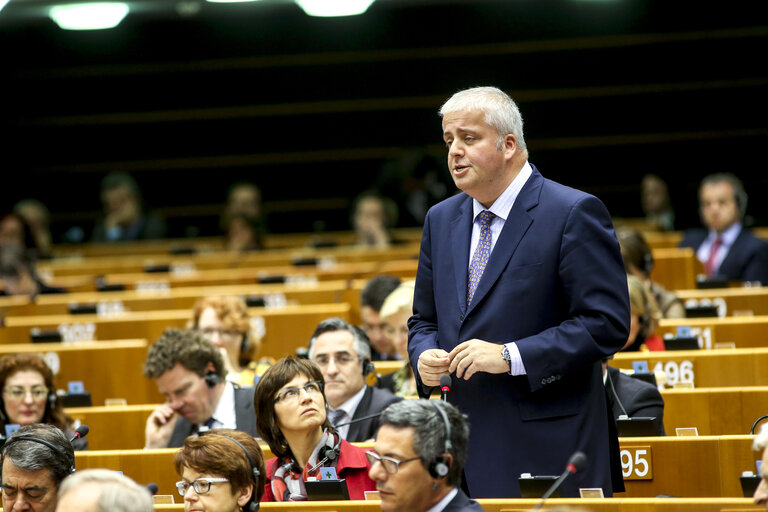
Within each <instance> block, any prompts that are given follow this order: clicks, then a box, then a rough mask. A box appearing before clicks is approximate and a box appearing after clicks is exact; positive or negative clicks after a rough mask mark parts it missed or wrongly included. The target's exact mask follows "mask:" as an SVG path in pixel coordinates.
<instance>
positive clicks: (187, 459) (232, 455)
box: [173, 429, 267, 501]
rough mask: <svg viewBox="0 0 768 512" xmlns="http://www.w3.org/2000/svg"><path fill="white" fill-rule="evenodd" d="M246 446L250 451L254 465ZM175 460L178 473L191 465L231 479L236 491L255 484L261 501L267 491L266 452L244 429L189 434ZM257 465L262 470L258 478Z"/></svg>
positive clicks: (254, 490)
mask: <svg viewBox="0 0 768 512" xmlns="http://www.w3.org/2000/svg"><path fill="white" fill-rule="evenodd" d="M233 439H234V440H235V441H237V442H235V441H233ZM237 443H240V445H242V448H241V447H240V446H238V444H237ZM243 448H245V449H246V450H247V451H248V455H250V457H251V460H252V461H253V464H254V465H255V467H254V466H252V465H251V461H250V460H248V456H247V455H246V454H245V452H244V451H243ZM173 463H174V466H175V468H176V472H177V473H178V474H179V476H181V474H182V473H183V472H184V468H185V467H188V468H190V469H193V470H195V471H197V472H198V473H203V474H209V475H211V476H214V475H216V476H222V477H224V478H226V479H228V480H229V483H230V485H231V486H232V492H233V493H234V492H236V491H237V490H238V489H242V488H243V487H246V486H248V485H251V484H252V485H253V493H254V495H255V496H256V498H257V501H261V497H262V496H263V494H264V486H265V484H266V482H267V471H266V467H265V465H264V454H263V453H262V451H261V448H260V447H259V443H258V442H257V441H256V440H255V439H254V438H253V437H252V436H250V435H248V434H246V433H245V432H241V431H239V430H227V429H215V430H211V431H209V432H206V433H205V434H203V435H200V436H197V437H195V436H190V437H188V438H186V439H185V440H184V446H182V447H181V450H179V452H178V453H176V457H175V459H174V461H173ZM254 469H257V470H258V471H259V474H258V476H257V477H256V480H255V481H254V471H253V470H254Z"/></svg>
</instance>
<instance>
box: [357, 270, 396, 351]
mask: <svg viewBox="0 0 768 512" xmlns="http://www.w3.org/2000/svg"><path fill="white" fill-rule="evenodd" d="M398 286H400V278H399V277H395V276H389V275H386V274H384V275H380V276H376V277H374V278H373V279H371V280H370V281H368V282H367V283H366V285H365V287H364V288H363V291H362V292H361V293H360V317H361V318H362V320H363V330H364V331H365V334H367V335H368V339H369V340H370V342H371V348H372V350H371V360H372V361H388V360H391V359H398V358H399V357H400V356H398V355H397V350H396V349H395V346H394V344H393V343H392V340H391V339H390V338H389V336H387V335H386V333H385V332H384V321H383V320H382V319H381V317H380V316H379V311H380V310H381V305H382V304H384V299H386V298H387V296H389V294H390V293H392V292H393V291H395V288H397V287H398Z"/></svg>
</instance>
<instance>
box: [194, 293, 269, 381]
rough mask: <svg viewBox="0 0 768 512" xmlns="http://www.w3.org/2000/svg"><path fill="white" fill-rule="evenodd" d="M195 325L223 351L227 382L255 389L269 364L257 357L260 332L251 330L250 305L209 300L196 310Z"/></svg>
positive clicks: (233, 299) (199, 303)
mask: <svg viewBox="0 0 768 512" xmlns="http://www.w3.org/2000/svg"><path fill="white" fill-rule="evenodd" d="M192 326H193V327H194V328H195V329H196V330H197V331H198V332H200V334H202V335H203V336H204V337H205V338H206V339H207V340H208V341H210V342H211V343H213V345H214V346H215V347H216V348H218V349H219V350H220V351H221V355H222V356H223V357H224V367H225V368H226V373H227V380H230V381H232V382H234V383H235V384H237V385H240V386H253V385H254V380H255V378H256V377H257V375H261V374H262V373H264V370H265V369H266V368H265V366H267V365H268V362H267V361H263V362H260V363H257V362H256V361H254V357H255V356H256V354H258V352H259V348H260V347H261V339H260V338H259V337H258V333H256V332H255V330H254V329H252V328H251V321H250V315H249V314H248V306H246V304H245V302H244V301H243V300H242V299H240V298H238V297H205V298H202V299H200V300H198V301H197V303H195V306H194V308H193V309H192Z"/></svg>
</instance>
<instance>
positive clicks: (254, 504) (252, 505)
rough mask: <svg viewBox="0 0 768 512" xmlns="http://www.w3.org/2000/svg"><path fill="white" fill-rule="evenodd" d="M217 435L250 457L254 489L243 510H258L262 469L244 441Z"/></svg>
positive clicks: (246, 511) (246, 456) (247, 511)
mask: <svg viewBox="0 0 768 512" xmlns="http://www.w3.org/2000/svg"><path fill="white" fill-rule="evenodd" d="M211 373H212V372H211ZM214 375H215V374H214ZM207 376H208V375H206V377H207ZM206 433H207V432H204V433H203V434H202V435H204V434H206ZM216 435H218V436H219V437H225V438H227V439H229V440H230V441H232V442H233V443H235V444H236V445H237V446H239V447H240V449H241V450H243V453H244V454H245V458H246V459H248V463H249V464H250V465H251V478H253V491H251V499H249V500H248V503H246V504H245V505H244V506H243V510H244V511H245V512H258V510H259V502H258V501H256V489H258V488H259V476H261V471H259V468H258V467H257V466H256V463H255V462H253V457H251V454H250V453H249V452H248V450H246V449H245V446H243V443H241V442H240V441H238V440H237V439H235V438H234V437H229V436H225V435H224V434H216Z"/></svg>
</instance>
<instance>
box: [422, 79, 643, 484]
mask: <svg viewBox="0 0 768 512" xmlns="http://www.w3.org/2000/svg"><path fill="white" fill-rule="evenodd" d="M440 114H441V116H442V117H443V123H442V127H443V138H444V140H445V144H446V146H447V148H448V168H449V170H450V172H451V175H452V177H453V180H454V182H455V183H456V185H457V186H458V188H460V189H461V190H462V191H463V192H464V193H462V194H458V195H456V196H454V197H452V198H450V199H447V200H445V201H443V202H442V203H440V204H438V205H436V206H435V207H433V208H432V209H431V210H430V212H429V214H428V215H427V218H426V221H425V225H424V233H423V237H422V242H421V254H420V257H419V267H418V274H417V277H416V290H415V294H414V305H413V311H414V315H413V317H411V319H410V321H409V323H408V325H409V328H410V335H409V346H408V350H409V355H410V359H411V364H412V366H413V368H414V369H416V374H417V378H418V382H420V384H422V385H423V387H422V389H420V392H421V393H423V394H424V395H426V391H427V390H426V389H425V387H430V386H436V385H438V384H439V382H440V377H441V376H442V375H445V374H451V375H453V377H452V378H453V387H452V389H451V391H450V393H449V395H448V396H449V400H450V401H451V402H453V403H454V404H455V405H457V406H458V407H459V409H460V410H461V411H462V412H463V413H465V414H467V415H468V418H469V423H470V425H471V433H470V440H469V457H468V459H467V464H466V466H465V470H464V474H465V477H466V485H467V488H468V490H469V493H470V495H471V496H472V497H473V498H501V497H519V496H520V491H519V487H518V485H517V479H518V477H519V476H520V474H521V473H531V474H534V475H555V474H560V473H561V472H562V471H563V470H564V468H565V466H566V464H567V462H568V459H569V458H570V456H571V455H572V454H573V453H574V452H576V451H582V452H584V453H585V454H586V455H587V464H586V466H585V468H584V470H583V471H582V472H580V473H578V474H576V475H574V476H573V477H571V478H570V479H568V480H566V481H565V484H564V485H563V488H562V495H563V496H578V489H579V488H580V487H601V488H602V489H603V492H604V493H605V495H606V496H610V495H611V493H612V486H611V478H610V458H611V457H610V453H611V452H610V449H609V423H608V422H609V418H608V412H607V404H606V397H605V389H604V387H603V380H602V369H601V360H602V359H603V358H604V357H607V356H608V355H610V354H612V353H614V352H616V351H618V350H619V349H620V348H621V347H622V346H623V345H624V342H625V341H626V339H627V336H628V334H629V300H628V296H627V286H626V274H625V273H624V266H623V263H622V260H621V254H620V252H619V245H618V242H617V241H616V237H615V235H614V232H613V227H612V222H611V218H610V216H609V214H608V211H607V210H606V208H605V206H604V205H603V204H602V203H601V202H600V201H599V200H598V199H597V198H595V197H593V196H590V195H588V194H585V193H583V192H580V191H577V190H574V189H571V188H568V187H565V186H563V185H560V184H558V183H555V182H552V181H550V180H547V179H545V178H544V177H543V176H542V175H541V174H540V173H539V172H538V170H536V168H535V167H534V166H533V165H531V164H530V163H528V152H527V150H526V146H525V141H524V139H523V123H522V118H521V116H520V112H519V111H518V109H517V105H515V103H514V102H513V101H512V99H511V98H510V97H509V96H507V95H506V94H505V93H503V92H502V91H500V90H498V89H496V88H492V87H481V88H475V89H468V90H465V91H461V92H459V93H457V94H455V95H454V96H453V97H452V98H451V99H449V100H448V101H447V102H446V103H445V104H444V105H443V106H442V108H441V109H440ZM484 212H490V213H484Z"/></svg>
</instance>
